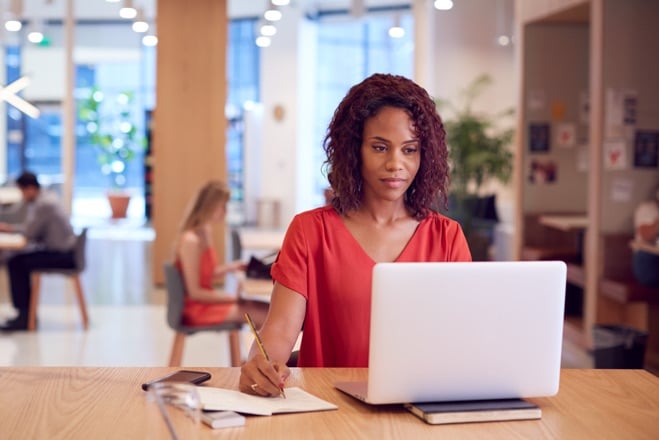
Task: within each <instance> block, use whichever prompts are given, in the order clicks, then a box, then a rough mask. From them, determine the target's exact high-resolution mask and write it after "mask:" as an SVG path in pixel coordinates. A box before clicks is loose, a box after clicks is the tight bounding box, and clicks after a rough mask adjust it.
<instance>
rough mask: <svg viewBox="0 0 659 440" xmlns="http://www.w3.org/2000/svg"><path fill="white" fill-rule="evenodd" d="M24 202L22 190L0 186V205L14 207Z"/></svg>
mask: <svg viewBox="0 0 659 440" xmlns="http://www.w3.org/2000/svg"><path fill="white" fill-rule="evenodd" d="M21 200H23V195H22V193H21V190H20V189H18V188H17V187H15V186H0V205H13V204H14V203H18V202H20V201H21Z"/></svg>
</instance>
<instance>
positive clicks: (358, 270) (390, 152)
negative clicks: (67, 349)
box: [239, 74, 471, 396]
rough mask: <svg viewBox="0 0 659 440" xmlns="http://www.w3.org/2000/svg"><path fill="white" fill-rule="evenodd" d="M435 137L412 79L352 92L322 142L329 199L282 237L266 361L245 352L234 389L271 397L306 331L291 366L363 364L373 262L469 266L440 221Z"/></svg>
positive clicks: (383, 80) (442, 172)
mask: <svg viewBox="0 0 659 440" xmlns="http://www.w3.org/2000/svg"><path fill="white" fill-rule="evenodd" d="M444 138H445V133H444V128H443V125H442V122H441V120H440V117H439V115H438V114H437V111H436V110H435V104H434V102H433V100H432V99H431V98H430V96H429V95H428V93H427V92H426V91H425V90H424V89H423V88H421V87H420V86H418V85H417V84H415V83H414V82H413V81H411V80H409V79H406V78H404V77H401V76H394V75H385V74H375V75H372V76H371V77H369V78H367V79H365V80H364V81H363V82H361V83H360V84H357V85H355V86H353V87H352V88H351V89H350V91H349V92H348V94H347V95H346V97H345V98H344V99H343V101H342V102H341V103H340V104H339V107H338V108H337V109H336V111H335V113H334V116H333V118H332V121H331V122H330V125H329V128H328V131H327V135H326V137H325V141H324V148H325V152H326V154H327V159H326V162H325V167H326V171H327V176H328V180H329V183H330V186H331V188H332V190H333V192H334V198H333V199H332V201H331V204H330V205H329V206H325V207H322V208H317V209H314V210H311V211H307V212H304V213H301V214H298V215H297V216H296V217H295V218H294V219H293V221H292V222H291V224H290V226H289V228H288V231H287V232H286V237H285V239H284V243H283V245H282V249H281V251H280V253H279V255H278V257H277V260H276V262H275V263H274V265H273V267H272V278H273V280H274V281H275V283H274V287H273V293H272V300H271V304H270V311H269V314H268V317H267V319H266V322H265V323H264V325H263V328H262V330H261V332H260V335H261V339H262V340H263V344H264V346H265V347H266V349H267V351H268V354H269V356H270V358H271V360H272V362H267V361H266V360H265V359H264V358H263V356H262V355H261V354H260V352H259V351H258V349H257V348H255V347H252V350H251V351H250V356H249V360H248V362H247V363H246V364H245V365H244V366H243V367H242V371H241V377H240V385H239V387H240V390H241V391H243V392H247V393H252V394H258V395H262V396H277V395H279V394H280V388H281V387H282V386H283V384H284V382H285V380H286V378H287V377H288V374H289V370H288V368H287V367H286V361H287V359H288V357H289V355H290V353H291V350H292V348H293V345H294V343H295V341H296V339H297V337H298V335H299V333H300V331H301V329H302V325H303V324H304V333H303V336H302V343H301V346H300V353H299V359H298V365H299V366H305V367H367V366H368V344H369V326H370V303H371V273H372V269H373V266H374V265H375V264H376V263H378V262H391V261H395V262H403V261H471V254H470V252H469V248H468V246H467V241H466V239H465V237H464V234H463V233H462V229H461V228H460V225H459V224H458V223H457V222H455V221H454V220H451V219H449V218H447V217H445V216H443V215H441V214H439V213H438V212H437V208H438V207H439V206H441V204H443V205H444V206H446V194H447V193H448V183H449V182H448V180H449V177H448V175H449V166H448V160H447V156H448V151H447V147H446V143H445V140H444ZM401 294H403V295H404V292H401Z"/></svg>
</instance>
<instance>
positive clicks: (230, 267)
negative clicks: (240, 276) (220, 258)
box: [213, 260, 247, 278]
mask: <svg viewBox="0 0 659 440" xmlns="http://www.w3.org/2000/svg"><path fill="white" fill-rule="evenodd" d="M246 270H247V263H245V262H244V261H241V260H236V261H232V262H231V263H227V264H224V265H220V266H217V267H216V268H215V272H214V273H213V275H214V276H215V277H218V278H219V277H223V276H224V275H226V274H228V273H229V272H238V271H243V272H244V271H246Z"/></svg>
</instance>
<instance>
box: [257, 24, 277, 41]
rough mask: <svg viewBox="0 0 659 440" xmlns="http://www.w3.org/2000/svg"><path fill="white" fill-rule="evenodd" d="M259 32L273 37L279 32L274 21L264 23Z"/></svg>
mask: <svg viewBox="0 0 659 440" xmlns="http://www.w3.org/2000/svg"><path fill="white" fill-rule="evenodd" d="M259 33H260V34H261V35H263V36H265V37H272V36H273V35H275V34H276V33H277V28H276V27H275V25H274V24H272V23H268V22H266V23H263V24H262V25H261V27H260V28H259Z"/></svg>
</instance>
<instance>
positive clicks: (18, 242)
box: [0, 232, 27, 250]
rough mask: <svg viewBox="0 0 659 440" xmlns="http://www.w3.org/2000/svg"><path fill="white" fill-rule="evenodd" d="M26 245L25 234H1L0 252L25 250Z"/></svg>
mask: <svg viewBox="0 0 659 440" xmlns="http://www.w3.org/2000/svg"><path fill="white" fill-rule="evenodd" d="M26 244H27V242H26V241H25V237H24V236H23V234H18V233H15V232H0V250H16V249H23V248H24V247H25V245H26Z"/></svg>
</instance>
